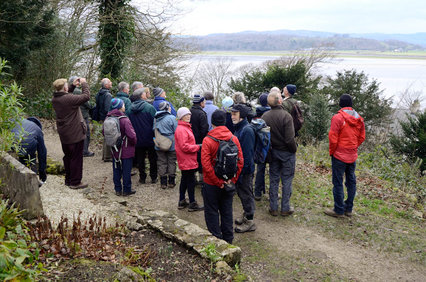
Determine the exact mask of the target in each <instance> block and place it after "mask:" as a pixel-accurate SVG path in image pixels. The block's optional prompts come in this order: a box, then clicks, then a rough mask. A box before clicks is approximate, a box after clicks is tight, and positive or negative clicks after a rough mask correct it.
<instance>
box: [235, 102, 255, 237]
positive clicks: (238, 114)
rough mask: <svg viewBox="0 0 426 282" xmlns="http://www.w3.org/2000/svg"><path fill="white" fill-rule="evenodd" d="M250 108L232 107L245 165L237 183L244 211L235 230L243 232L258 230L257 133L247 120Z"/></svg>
mask: <svg viewBox="0 0 426 282" xmlns="http://www.w3.org/2000/svg"><path fill="white" fill-rule="evenodd" d="M249 111H250V109H249V108H248V107H247V106H246V105H244V104H236V105H234V106H232V108H231V114H232V122H233V123H234V127H235V136H236V137H237V138H238V140H239V141H240V144H241V148H242V150H243V156H244V167H243V169H242V171H241V174H240V177H239V178H238V181H237V183H236V185H235V186H236V189H237V194H238V197H239V198H240V200H241V204H242V205H243V209H244V213H243V214H242V216H241V217H239V218H236V219H235V224H237V226H236V227H235V232H238V233H243V232H249V231H255V230H256V224H255V223H254V220H253V219H254V210H255V208H256V207H255V204H254V195H253V173H254V159H253V157H254V149H255V144H256V143H255V142H256V135H255V132H254V130H253V129H252V127H251V126H250V125H249V123H248V121H247V114H248V112H249Z"/></svg>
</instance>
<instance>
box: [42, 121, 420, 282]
mask: <svg viewBox="0 0 426 282" xmlns="http://www.w3.org/2000/svg"><path fill="white" fill-rule="evenodd" d="M44 131H45V142H46V146H47V149H48V155H49V157H51V158H53V159H55V160H58V161H61V159H62V157H63V153H62V149H61V145H60V142H59V137H58V135H57V133H56V132H55V131H54V126H47V127H46V129H45V130H44ZM91 150H93V151H94V152H95V156H94V157H91V158H84V170H83V171H84V172H83V182H87V183H89V188H90V189H89V190H87V191H85V192H81V191H80V192H76V191H72V192H73V194H74V195H80V196H81V197H83V198H85V199H86V200H89V201H90V205H91V207H87V208H88V209H93V207H96V208H95V209H94V210H96V211H98V212H106V213H108V211H107V210H108V207H106V206H105V205H106V204H105V203H108V204H107V205H110V204H111V203H118V202H120V201H123V199H124V198H123V197H118V196H116V195H115V193H114V188H113V183H112V164H111V163H105V162H103V161H102V160H101V147H100V146H99V145H98V146H96V145H93V146H91ZM300 165H303V164H300V163H298V167H299V166H300ZM296 173H297V171H296ZM138 177H139V176H138V175H135V176H133V177H132V181H133V189H134V190H136V194H135V195H132V196H130V197H126V198H125V201H126V204H127V206H128V207H130V208H131V209H138V208H140V207H145V208H150V209H160V210H164V211H167V212H170V213H173V214H175V215H177V216H178V217H180V218H182V219H185V220H187V221H190V222H192V223H195V224H198V225H199V226H201V227H203V228H206V226H205V222H204V214H203V212H192V213H190V212H188V211H186V210H178V209H177V202H178V193H179V192H178V188H177V187H176V188H174V189H166V190H163V189H160V187H159V185H153V184H144V185H142V184H139V183H138ZM53 179H55V178H54V177H50V176H49V177H48V180H47V183H46V184H45V185H46V186H45V187H42V189H41V191H43V189H45V190H49V191H56V190H58V191H60V190H63V189H68V188H66V187H65V186H63V184H61V183H55V182H56V181H55V180H53ZM147 180H148V181H147V182H149V177H148V179H147ZM177 182H178V183H179V181H177ZM52 185H53V186H55V187H56V188H55V187H51V186H52ZM58 185H62V186H61V187H60V188H58ZM50 193H51V194H55V193H53V192H50ZM45 194H46V193H45ZM80 196H79V197H80ZM49 197H50V196H49ZM52 197H54V198H56V200H50V202H51V203H52V205H56V207H55V208H54V210H55V211H56V213H57V214H59V213H60V212H62V211H64V212H70V210H69V209H68V210H67V209H66V208H64V207H61V206H66V204H68V205H69V203H72V202H73V201H76V202H78V201H79V200H78V199H73V198H64V197H69V196H67V195H63V193H58V194H57V195H52ZM71 197H72V196H71ZM45 198H46V197H45ZM196 200H197V201H198V202H199V203H202V197H201V194H200V188H199V187H198V188H196ZM57 202H60V203H63V204H60V203H57ZM45 205H46V206H45V208H47V209H49V207H48V206H47V205H48V204H45ZM75 205H76V206H78V203H76V204H75ZM268 208H269V205H268V202H267V200H266V199H263V200H262V201H261V202H256V209H257V210H256V214H255V222H256V225H257V230H256V231H255V232H250V233H245V234H235V240H234V244H235V245H238V246H240V247H241V249H242V251H243V257H242V261H241V265H240V270H241V272H243V273H245V274H247V275H249V276H250V277H252V278H253V279H254V280H255V281H276V280H286V279H285V277H287V276H286V275H287V274H291V277H293V278H294V277H296V278H297V279H301V280H356V281H393V280H404V281H424V279H425V277H426V270H425V267H424V266H423V267H419V266H418V265H415V264H411V263H410V262H409V261H407V260H405V259H403V258H400V257H396V256H393V255H391V254H388V253H382V252H378V251H377V250H376V249H371V248H368V247H365V246H360V245H358V244H355V243H353V242H351V241H343V240H338V239H335V238H333V236H329V237H326V236H325V235H323V234H320V233H319V232H317V231H316V230H315V229H314V228H311V227H308V226H305V225H303V224H301V223H300V222H298V221H296V220H292V218H283V217H271V216H270V215H269V213H268ZM318 212H321V211H318ZM241 213H242V208H241V203H240V201H239V198H238V197H237V196H235V198H234V216H235V215H240V214H241ZM297 216H298V214H297V207H296V212H295V214H294V217H297ZM334 220H335V219H333V218H330V224H334ZM265 265H274V268H273V269H274V271H270V269H271V268H270V267H268V269H269V270H268V271H266V270H265V269H266V268H265V267H264V266H265ZM181 279H182V280H185V279H184V278H183V277H180V278H179V279H177V280H181ZM199 280H204V279H203V278H202V277H200V279H199Z"/></svg>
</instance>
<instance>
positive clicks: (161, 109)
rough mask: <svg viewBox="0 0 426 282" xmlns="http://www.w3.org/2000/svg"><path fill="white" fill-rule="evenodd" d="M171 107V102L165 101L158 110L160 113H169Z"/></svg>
mask: <svg viewBox="0 0 426 282" xmlns="http://www.w3.org/2000/svg"><path fill="white" fill-rule="evenodd" d="M169 107H170V105H169V102H167V101H163V102H161V103H160V105H158V110H159V111H167V110H168V109H169Z"/></svg>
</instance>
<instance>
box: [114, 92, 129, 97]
mask: <svg viewBox="0 0 426 282" xmlns="http://www.w3.org/2000/svg"><path fill="white" fill-rule="evenodd" d="M115 97H116V98H129V94H127V93H124V92H118V93H117V95H115Z"/></svg>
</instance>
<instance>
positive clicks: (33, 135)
mask: <svg viewBox="0 0 426 282" xmlns="http://www.w3.org/2000/svg"><path fill="white" fill-rule="evenodd" d="M12 132H13V133H14V134H15V140H19V139H21V142H20V147H19V151H18V156H19V161H20V162H21V163H22V164H24V165H26V166H28V167H29V168H30V169H31V170H32V171H34V172H35V173H37V172H38V175H39V178H40V181H41V183H40V186H41V185H42V184H43V182H45V181H46V179H47V174H46V165H47V150H46V146H45V144H44V136H43V131H42V126H41V123H40V121H39V120H38V119H36V118H35V117H29V118H27V119H24V120H23V121H22V124H21V125H20V124H18V123H17V124H16V126H15V128H13V129H12ZM36 154H37V159H38V169H37V164H36Z"/></svg>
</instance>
